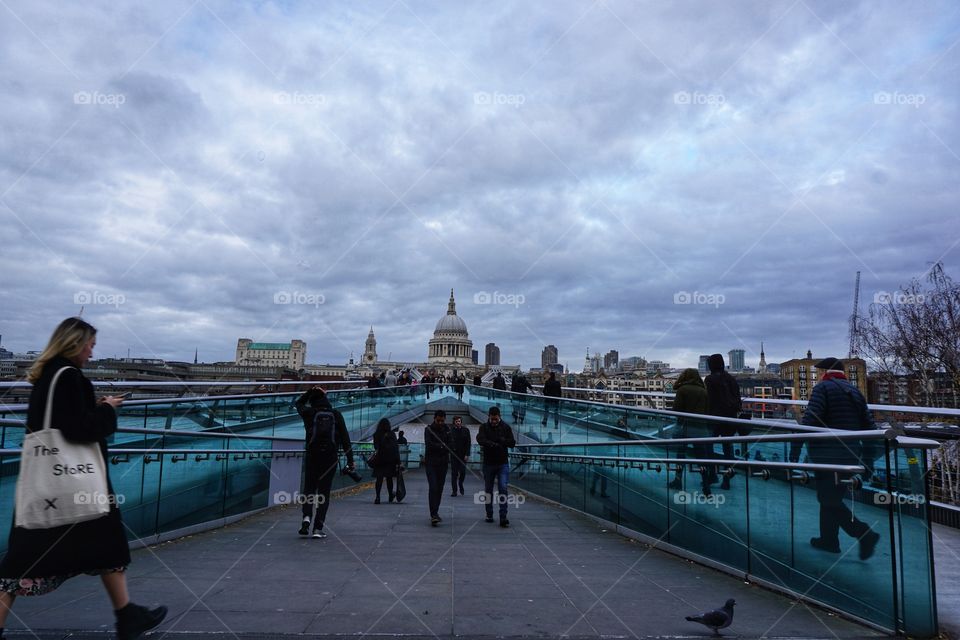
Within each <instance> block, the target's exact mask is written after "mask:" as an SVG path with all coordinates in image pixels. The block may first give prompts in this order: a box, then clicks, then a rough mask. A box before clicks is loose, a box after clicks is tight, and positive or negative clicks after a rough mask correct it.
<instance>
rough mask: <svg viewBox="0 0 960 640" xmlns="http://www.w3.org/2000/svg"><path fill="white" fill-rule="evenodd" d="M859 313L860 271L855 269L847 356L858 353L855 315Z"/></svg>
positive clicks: (857, 354)
mask: <svg viewBox="0 0 960 640" xmlns="http://www.w3.org/2000/svg"><path fill="white" fill-rule="evenodd" d="M859 315H860V272H859V271H857V283H856V284H855V285H854V286H853V313H852V314H851V315H850V350H849V352H848V353H847V358H857V357H859V356H860V353H859V346H858V343H859V341H860V340H859V333H858V332H859V328H858V327H857V316H859Z"/></svg>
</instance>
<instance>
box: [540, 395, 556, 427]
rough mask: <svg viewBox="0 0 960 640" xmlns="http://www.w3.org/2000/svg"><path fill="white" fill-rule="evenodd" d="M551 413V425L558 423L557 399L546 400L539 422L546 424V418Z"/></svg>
mask: <svg viewBox="0 0 960 640" xmlns="http://www.w3.org/2000/svg"><path fill="white" fill-rule="evenodd" d="M551 413H552V414H553V426H555V427H556V426H557V425H559V424H560V401H559V400H546V401H545V402H544V405H543V420H541V421H540V424H542V425H544V426H546V424H547V418H549V417H550V414H551Z"/></svg>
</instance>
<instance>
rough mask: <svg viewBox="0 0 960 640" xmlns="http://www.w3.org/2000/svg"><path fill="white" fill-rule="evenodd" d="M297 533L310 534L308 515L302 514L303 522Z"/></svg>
mask: <svg viewBox="0 0 960 640" xmlns="http://www.w3.org/2000/svg"><path fill="white" fill-rule="evenodd" d="M299 533H300V535H302V536H305V535H309V534H310V516H303V523H301V525H300V532H299Z"/></svg>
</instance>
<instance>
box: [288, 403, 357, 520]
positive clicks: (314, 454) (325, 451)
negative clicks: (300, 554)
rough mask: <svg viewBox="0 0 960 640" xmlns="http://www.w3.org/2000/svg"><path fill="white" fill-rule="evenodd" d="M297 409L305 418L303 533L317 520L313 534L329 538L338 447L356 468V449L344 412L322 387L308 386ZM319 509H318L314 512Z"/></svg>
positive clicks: (302, 499)
mask: <svg viewBox="0 0 960 640" xmlns="http://www.w3.org/2000/svg"><path fill="white" fill-rule="evenodd" d="M296 407H297V413H299V414H300V417H301V418H302V419H303V428H304V431H305V444H304V456H303V491H302V492H301V493H300V499H301V501H302V502H303V521H302V522H301V524H300V531H299V533H300V535H302V536H305V535H309V534H310V524H311V523H312V524H313V537H314V538H326V537H327V534H326V533H324V532H323V523H324V521H325V520H326V518H327V508H328V507H329V506H330V488H331V486H332V485H333V478H334V474H335V473H336V472H337V467H338V466H339V465H338V462H339V460H338V458H339V456H338V453H337V452H338V450H339V449H343V452H344V454H345V455H346V457H347V466H346V469H345V470H346V471H354V470H355V468H356V467H355V465H354V462H353V449H352V448H351V446H350V434H349V433H348V432H347V423H346V422H344V420H343V415H342V414H341V413H340V412H339V411H337V410H336V409H334V408H333V405H331V404H330V400H329V399H328V398H327V394H326V393H325V392H324V391H323V389H321V388H320V387H313V388H312V389H308V390H307V391H306V392H305V393H304V394H303V395H302V396H300V397H299V398H298V399H297V402H296ZM314 510H316V513H314Z"/></svg>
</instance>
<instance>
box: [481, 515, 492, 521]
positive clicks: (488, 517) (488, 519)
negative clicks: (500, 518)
mask: <svg viewBox="0 0 960 640" xmlns="http://www.w3.org/2000/svg"><path fill="white" fill-rule="evenodd" d="M483 521H484V522H493V516H487V517H486V518H484V519H483Z"/></svg>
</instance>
